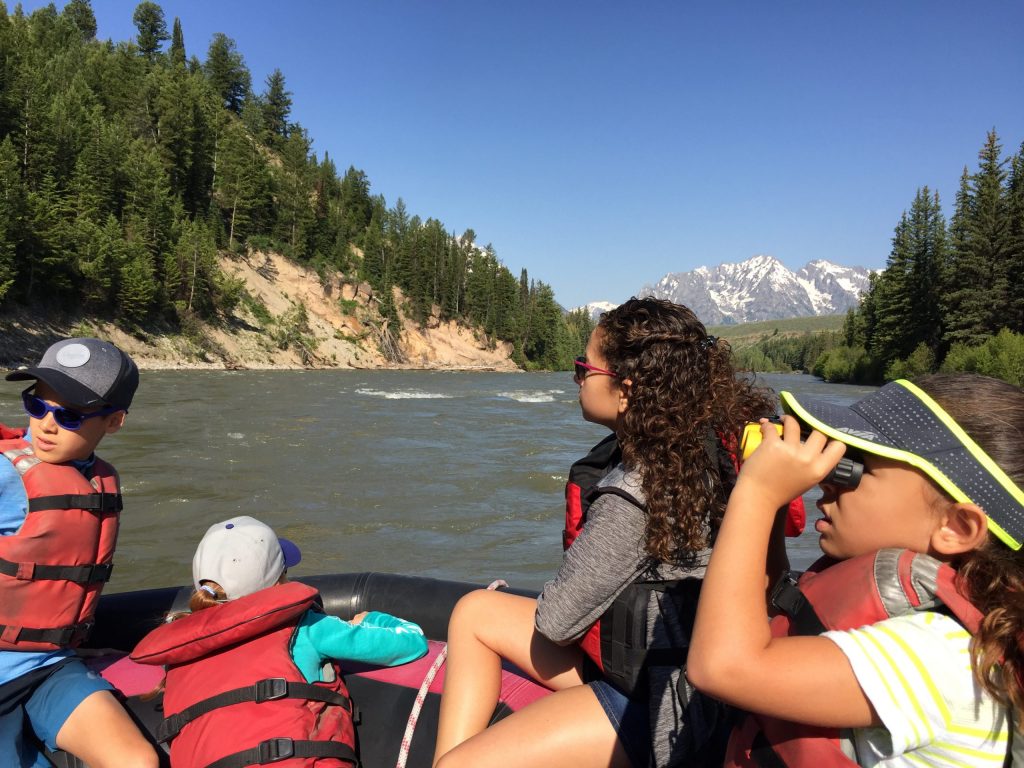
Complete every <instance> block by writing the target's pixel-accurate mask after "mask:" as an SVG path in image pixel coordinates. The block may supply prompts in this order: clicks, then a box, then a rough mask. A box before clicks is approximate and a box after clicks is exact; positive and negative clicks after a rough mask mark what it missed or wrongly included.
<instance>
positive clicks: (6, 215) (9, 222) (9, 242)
mask: <svg viewBox="0 0 1024 768" xmlns="http://www.w3.org/2000/svg"><path fill="white" fill-rule="evenodd" d="M24 194H25V193H24V189H23V187H22V183H21V174H20V173H19V172H18V155H17V152H16V151H15V149H14V143H13V142H12V141H11V137H10V136H6V137H4V139H3V141H2V142H0V302H3V300H4V298H5V297H6V296H7V293H8V292H9V291H10V290H11V287H12V286H13V285H14V280H15V278H16V277H17V275H18V270H17V250H18V249H17V244H18V242H19V241H20V240H21V238H22V220H23V216H24V206H25V202H24Z"/></svg>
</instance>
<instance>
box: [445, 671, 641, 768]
mask: <svg viewBox="0 0 1024 768" xmlns="http://www.w3.org/2000/svg"><path fill="white" fill-rule="evenodd" d="M508 765H515V766H518V767H519V768H534V767H536V768H549V767H550V766H553V765H571V766H573V768H591V767H592V766H593V768H598V767H600V768H605V767H606V766H610V767H611V768H629V766H630V762H629V758H628V757H627V756H626V752H625V750H624V749H623V748H622V745H621V744H620V743H619V740H618V737H617V736H616V733H615V728H614V726H613V725H612V722H611V720H609V719H608V716H607V715H606V714H605V711H604V708H603V707H602V706H601V704H600V702H599V701H598V700H597V696H595V695H594V692H593V690H591V688H590V686H587V685H577V686H573V687H571V688H566V689H564V690H561V691H556V692H555V693H553V694H551V695H550V696H545V697H544V698H542V699H538V700H537V701H535V702H533V703H532V704H530V705H529V706H528V707H526V708H524V709H522V710H520V711H519V712H516V713H515V714H514V715H510V716H509V717H506V718H505V719H504V720H499V721H498V722H497V723H495V724H494V725H492V726H491V727H490V728H488V729H486V730H485V731H483V732H482V733H479V734H477V735H476V736H474V737H473V738H471V739H469V740H468V741H466V742H463V743H462V744H460V745H458V746H457V747H455V748H454V749H453V750H452V751H450V752H448V754H446V755H444V756H442V757H441V759H440V760H439V761H438V762H437V763H435V768H464V767H465V768H488V767H489V766H494V768H503V767H504V766H508Z"/></svg>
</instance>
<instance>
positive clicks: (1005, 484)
mask: <svg viewBox="0 0 1024 768" xmlns="http://www.w3.org/2000/svg"><path fill="white" fill-rule="evenodd" d="M779 397H780V400H781V402H782V407H783V409H784V410H785V411H786V412H787V413H790V414H792V415H793V416H795V417H796V418H797V419H798V420H799V421H801V422H803V423H805V424H806V425H807V426H809V427H811V428H812V429H815V430H817V431H818V432H821V433H822V434H824V435H825V436H826V437H829V438H831V439H833V440H838V441H839V442H841V443H845V444H847V445H849V446H851V447H853V448H856V449H858V450H860V451H862V452H864V453H870V454H874V455H876V456H882V457H884V458H887V459H892V460H894V461H899V462H903V463H905V464H909V465H910V466H912V467H915V468H916V469H919V470H920V471H921V472H923V473H924V474H925V475H927V476H928V477H929V478H931V479H932V480H933V481H934V482H935V483H936V484H937V485H938V486H939V487H940V488H942V490H944V491H945V492H946V493H947V494H949V496H950V497H951V498H952V499H953V500H954V501H957V502H969V503H972V504H977V505H978V506H979V507H981V508H982V509H983V510H984V511H985V513H986V514H987V515H988V524H989V529H990V530H991V532H992V533H993V534H995V535H996V537H998V538H999V539H1000V540H1001V541H1002V542H1003V543H1005V544H1006V545H1007V546H1008V547H1010V548H1011V549H1014V550H1017V549H1020V548H1021V542H1024V491H1022V490H1021V489H1020V488H1019V487H1017V485H1016V483H1014V482H1013V480H1012V479H1011V478H1010V477H1009V476H1008V475H1007V474H1006V473H1005V472H1004V471H1003V470H1002V468H1001V467H999V465H998V464H996V463H995V462H994V461H993V460H992V458H991V457H990V456H989V455H988V454H986V453H985V452H984V451H983V450H982V449H981V447H980V446H979V445H978V444H977V443H975V442H974V440H972V439H971V437H970V436H969V435H968V434H967V433H966V432H965V431H964V430H963V428H962V427H961V426H960V425H959V424H957V423H956V421H955V420H954V419H953V418H952V417H951V416H950V415H949V414H948V413H946V412H945V411H944V410H943V409H942V407H941V406H940V405H939V404H938V403H936V402H935V401H934V400H932V399H931V397H929V396H928V394H927V393H926V392H924V391H923V390H921V389H920V388H919V387H916V386H914V385H913V384H912V383H911V382H909V381H903V380H897V381H893V382H890V383H888V384H886V385H885V386H884V387H882V388H880V389H878V390H876V391H875V392H872V393H871V394H869V395H867V396H866V397H863V398H861V399H860V400H858V401H857V402H856V403H854V404H853V405H850V406H840V405H836V404H835V403H831V402H827V401H825V400H822V399H821V398H813V397H801V398H800V400H799V401H797V399H796V398H795V397H794V396H793V394H792V393H790V392H781V393H780V394H779Z"/></svg>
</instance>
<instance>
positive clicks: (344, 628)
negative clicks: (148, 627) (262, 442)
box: [132, 515, 427, 768]
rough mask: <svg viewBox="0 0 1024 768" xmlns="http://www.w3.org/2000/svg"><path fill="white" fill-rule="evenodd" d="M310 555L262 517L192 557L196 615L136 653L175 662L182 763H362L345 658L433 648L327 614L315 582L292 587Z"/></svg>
mask: <svg viewBox="0 0 1024 768" xmlns="http://www.w3.org/2000/svg"><path fill="white" fill-rule="evenodd" d="M300 559H301V554H300V552H299V548H298V547H297V546H296V545H295V544H293V543H292V542H290V541H288V540H287V539H283V538H280V537H278V536H277V535H276V534H275V533H274V531H273V530H272V529H271V528H270V527H268V526H267V525H264V524H263V523H261V522H260V521H259V520H256V519H255V518H252V517H249V516H245V515H243V516H240V517H234V518H231V519H230V520H225V521H224V522H220V523H216V524H215V525H212V526H210V529H209V530H208V531H207V532H206V535H205V536H203V539H202V541H200V542H199V546H198V547H197V549H196V553H195V557H194V558H193V559H192V582H193V586H194V587H195V592H194V593H193V594H192V597H191V600H190V604H189V607H190V609H191V613H186V614H177V615H172V616H171V617H169V619H170V620H169V622H168V623H167V624H164V625H163V626H161V627H158V628H157V629H155V630H153V631H152V632H151V633H150V634H149V635H147V636H146V637H145V638H143V640H142V641H141V642H140V643H139V644H138V645H137V646H136V648H135V650H134V651H133V652H132V658H133V659H134V660H136V661H138V662H141V663H144V664H163V665H166V667H167V677H166V680H165V693H164V705H163V709H164V714H165V715H166V717H167V720H165V721H164V726H163V727H162V729H161V731H160V734H159V735H160V737H161V740H162V741H168V740H169V741H170V744H171V763H172V765H174V766H175V768H181V767H182V766H207V765H210V764H212V763H217V764H218V765H222V764H223V765H225V766H229V765H235V764H238V765H249V764H250V763H252V762H260V761H263V762H265V761H266V760H264V758H274V759H284V758H285V757H292V756H294V757H323V758H336V759H338V760H342V761H345V760H348V761H350V762H353V763H354V762H355V760H356V757H355V752H354V747H355V739H354V730H353V726H352V717H351V711H352V707H351V703H350V702H349V701H348V692H347V690H346V688H345V684H344V682H343V681H342V679H341V676H340V673H339V670H338V668H337V666H336V664H335V663H334V661H335V660H336V659H346V660H349V661H356V662H363V663H368V664H378V665H385V666H392V665H396V664H404V663H406V662H409V661H413V660H414V659H417V658H419V657H420V656H422V655H423V654H425V653H426V651H427V640H426V638H425V637H424V635H423V632H422V631H421V630H420V628H419V627H418V626H417V625H415V624H413V623H411V622H408V621H405V620H403V619H399V618H396V617H395V616H391V615H389V614H386V613H380V612H378V611H371V612H369V613H365V612H364V613H361V614H358V615H357V616H355V617H354V618H353V619H352V621H351V622H349V621H344V620H342V619H340V618H338V617H336V616H328V615H326V614H324V613H323V612H322V611H321V610H320V609H319V606H318V597H319V595H318V593H317V591H316V590H315V589H314V588H313V587H310V586H307V585H305V584H300V583H298V582H288V579H287V570H288V568H290V567H293V566H295V565H297V564H298V563H299V560H300ZM250 758H251V759H250ZM247 760H248V761H249V762H246V761H247ZM218 761H225V762H223V763H220V762H218ZM330 764H331V765H335V764H337V763H335V762H331V763H330Z"/></svg>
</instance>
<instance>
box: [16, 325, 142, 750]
mask: <svg viewBox="0 0 1024 768" xmlns="http://www.w3.org/2000/svg"><path fill="white" fill-rule="evenodd" d="M7 380H8V381H28V382H30V384H29V386H28V388H27V389H25V390H24V391H23V392H22V393H21V402H22V405H23V406H24V408H25V413H26V415H27V416H28V428H27V429H12V428H9V427H6V426H3V425H0V453H2V454H3V456H4V458H3V459H0V761H2V762H3V764H4V765H16V766H34V765H49V764H50V763H49V762H48V761H47V760H46V758H45V757H44V756H43V755H42V754H41V752H40V749H39V745H38V744H37V742H36V739H38V741H39V742H42V743H44V744H45V745H46V746H47V747H48V748H49V749H51V750H55V749H58V748H59V749H63V750H66V751H67V752H70V753H72V754H74V755H75V756H77V757H79V758H81V759H82V760H84V761H85V762H86V763H88V764H89V765H90V766H92V768H102V766H155V765H156V764H157V756H156V752H155V751H154V749H153V747H152V746H151V745H150V744H149V742H148V741H147V740H146V739H145V738H144V737H143V735H142V734H141V733H140V732H139V730H138V729H137V728H136V727H135V725H134V724H133V723H132V721H131V719H130V718H129V717H128V715H127V713H126V712H125V711H124V709H123V708H122V707H121V705H120V704H119V703H118V701H117V700H116V699H115V698H114V696H113V694H112V693H111V686H110V684H109V683H107V682H106V681H105V680H103V678H101V677H99V676H98V675H97V674H95V673H94V672H91V671H90V670H88V669H87V668H86V667H85V665H84V664H82V662H81V661H80V660H79V659H78V658H76V656H75V654H74V651H73V650H72V648H73V647H74V646H76V645H78V644H79V643H80V642H82V640H84V638H85V637H86V635H87V634H88V631H89V628H90V627H91V626H92V619H93V615H94V613H95V609H96V604H97V601H98V600H99V596H100V591H101V590H102V588H103V586H104V584H105V583H106V581H107V580H108V579H109V578H110V572H111V568H112V559H113V554H114V546H115V543H116V540H117V528H118V520H119V513H120V511H121V494H120V487H119V482H118V477H117V472H116V471H115V470H114V468H113V467H112V466H111V465H110V464H108V463H106V462H104V461H103V460H102V459H99V458H98V457H97V456H96V454H95V450H96V447H97V446H98V445H99V443H100V441H101V440H103V438H104V437H106V436H107V435H112V434H114V433H115V432H117V431H119V430H120V429H121V427H122V426H123V425H124V421H125V416H126V414H127V413H128V408H129V406H130V405H131V403H132V398H133V396H134V395H135V390H136V388H137V387H138V384H139V369H138V368H137V367H136V365H135V363H134V362H133V361H132V359H131V357H129V356H128V355H127V354H125V353H124V352H123V351H121V350H120V349H118V348H117V347H116V346H114V345H113V344H111V343H110V342H107V341H103V340H101V339H94V338H73V339H64V340H62V341H58V342H57V343H55V344H53V345H51V346H50V347H49V348H48V349H47V350H46V351H45V353H44V354H43V356H42V359H41V360H40V361H39V362H38V363H37V364H36V365H34V366H31V367H28V366H25V367H21V368H19V369H17V370H15V371H12V372H11V373H9V374H8V375H7ZM33 734H34V735H35V737H36V738H35V739H33V738H32V735H33Z"/></svg>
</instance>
